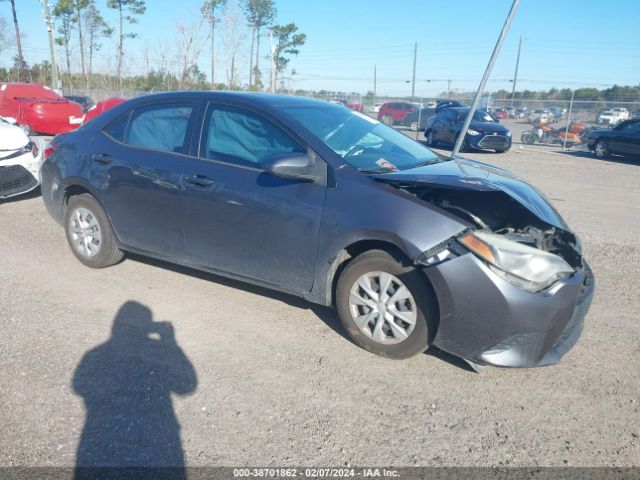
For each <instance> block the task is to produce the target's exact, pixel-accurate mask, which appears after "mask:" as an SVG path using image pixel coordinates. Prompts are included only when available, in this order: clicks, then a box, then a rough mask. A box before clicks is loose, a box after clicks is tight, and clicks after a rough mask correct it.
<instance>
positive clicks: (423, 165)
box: [412, 158, 451, 168]
mask: <svg viewBox="0 0 640 480" xmlns="http://www.w3.org/2000/svg"><path fill="white" fill-rule="evenodd" d="M450 160H451V159H450V158H432V159H430V160H426V161H424V162H422V163H419V164H417V165H416V166H415V167H412V168H418V167H426V166H428V165H434V164H436V163H442V162H448V161H450Z"/></svg>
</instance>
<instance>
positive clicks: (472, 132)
mask: <svg viewBox="0 0 640 480" xmlns="http://www.w3.org/2000/svg"><path fill="white" fill-rule="evenodd" d="M467 134H469V135H474V136H475V135H480V132H478V131H477V130H474V129H473V128H470V129H469V130H467Z"/></svg>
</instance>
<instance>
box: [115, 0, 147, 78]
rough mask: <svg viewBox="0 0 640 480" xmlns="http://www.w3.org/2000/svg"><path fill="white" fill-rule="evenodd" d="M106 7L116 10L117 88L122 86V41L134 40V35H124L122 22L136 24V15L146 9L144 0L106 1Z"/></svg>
mask: <svg viewBox="0 0 640 480" xmlns="http://www.w3.org/2000/svg"><path fill="white" fill-rule="evenodd" d="M107 7H109V8H113V9H115V10H118V21H119V25H120V29H119V42H118V72H117V75H118V86H120V85H121V84H122V57H124V39H125V38H135V37H136V34H135V33H124V22H125V21H126V22H128V23H129V24H132V23H137V22H138V19H137V18H136V17H137V16H138V15H142V14H143V13H144V12H145V11H146V10H147V7H146V5H145V0H107Z"/></svg>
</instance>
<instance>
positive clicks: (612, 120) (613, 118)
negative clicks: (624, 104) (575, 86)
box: [596, 108, 629, 125]
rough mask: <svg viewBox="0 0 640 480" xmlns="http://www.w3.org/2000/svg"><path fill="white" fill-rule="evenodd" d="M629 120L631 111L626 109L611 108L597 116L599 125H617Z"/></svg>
mask: <svg viewBox="0 0 640 480" xmlns="http://www.w3.org/2000/svg"><path fill="white" fill-rule="evenodd" d="M628 119H629V111H628V110H627V109H626V108H611V109H609V110H603V111H601V112H600V113H599V114H598V115H597V116H596V123H597V124H598V125H617V124H618V123H620V122H623V121H625V120H628Z"/></svg>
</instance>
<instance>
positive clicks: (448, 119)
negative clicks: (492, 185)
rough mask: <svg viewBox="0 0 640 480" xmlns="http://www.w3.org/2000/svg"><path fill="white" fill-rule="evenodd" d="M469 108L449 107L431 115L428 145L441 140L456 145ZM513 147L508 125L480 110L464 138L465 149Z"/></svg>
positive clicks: (427, 133) (426, 134)
mask: <svg viewBox="0 0 640 480" xmlns="http://www.w3.org/2000/svg"><path fill="white" fill-rule="evenodd" d="M468 112H469V107H449V108H444V109H442V110H440V111H438V112H437V113H436V114H435V115H434V116H432V117H431V118H429V120H428V121H427V124H426V126H425V129H424V136H425V137H426V138H427V145H429V146H430V147H434V146H436V145H437V144H438V143H443V144H446V145H453V144H454V143H455V142H456V138H458V135H459V133H460V130H462V126H463V124H464V119H465V117H466V116H467V113H468ZM510 148H511V132H510V131H509V129H508V128H507V127H505V126H504V125H502V124H501V123H499V122H497V121H496V120H494V119H493V118H492V117H491V115H489V114H488V113H487V112H485V111H484V110H476V111H475V112H474V114H473V119H472V120H471V124H470V125H469V129H468V130H467V134H466V135H465V137H464V140H463V142H462V146H461V148H460V151H461V152H464V151H465V150H467V149H480V150H495V151H496V152H498V153H502V152H506V151H507V150H509V149H510Z"/></svg>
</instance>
